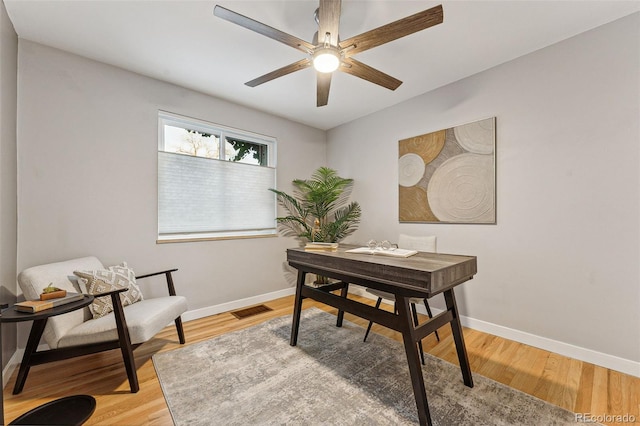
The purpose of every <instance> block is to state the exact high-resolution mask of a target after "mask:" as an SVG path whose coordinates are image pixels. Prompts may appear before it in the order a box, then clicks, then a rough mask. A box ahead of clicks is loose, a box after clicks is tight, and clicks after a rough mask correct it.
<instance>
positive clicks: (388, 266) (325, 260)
mask: <svg viewBox="0 0 640 426" xmlns="http://www.w3.org/2000/svg"><path fill="white" fill-rule="evenodd" d="M356 247H357V246H353V245H349V244H340V246H339V247H338V250H337V251H305V250H304V248H294V249H288V250H287V261H288V262H289V263H290V264H291V265H292V266H294V267H298V266H299V267H302V268H303V269H304V268H306V269H309V270H312V269H313V270H321V271H326V272H327V273H328V276H331V275H329V274H330V273H332V272H333V273H338V274H339V273H344V274H347V275H352V276H354V277H357V278H362V279H364V280H372V281H377V282H385V283H392V284H394V285H398V286H401V287H404V288H408V289H416V290H420V291H423V292H426V293H427V294H429V295H433V294H437V293H440V292H442V291H445V290H447V289H449V288H451V287H453V286H456V285H458V284H460V283H462V282H464V281H467V280H469V279H471V278H473V276H474V275H475V274H476V273H477V271H478V268H477V259H476V256H463V255H457V254H443V253H427V252H418V254H416V255H414V256H410V257H406V258H403V257H392V256H385V255H380V254H373V255H371V254H359V253H346V251H347V250H349V249H352V248H356ZM311 272H313V271H311ZM354 283H357V282H356V281H354Z"/></svg>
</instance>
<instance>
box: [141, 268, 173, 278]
mask: <svg viewBox="0 0 640 426" xmlns="http://www.w3.org/2000/svg"><path fill="white" fill-rule="evenodd" d="M177 270H178V269H177V268H176V269H167V270H166V271H160V272H153V273H151V274H145V275H140V276H138V277H136V280H139V279H141V278H147V277H153V276H155V275H162V274H166V273H168V272H175V271H177Z"/></svg>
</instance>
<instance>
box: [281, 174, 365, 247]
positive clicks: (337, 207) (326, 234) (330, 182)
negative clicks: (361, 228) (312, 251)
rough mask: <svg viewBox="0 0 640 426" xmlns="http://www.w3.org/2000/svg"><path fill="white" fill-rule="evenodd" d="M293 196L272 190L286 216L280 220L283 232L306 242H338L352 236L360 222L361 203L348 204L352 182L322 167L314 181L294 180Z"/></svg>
mask: <svg viewBox="0 0 640 426" xmlns="http://www.w3.org/2000/svg"><path fill="white" fill-rule="evenodd" d="M292 183H293V186H294V187H295V189H294V192H293V195H289V194H287V193H286V192H284V191H278V190H277V189H273V188H270V189H269V190H270V191H272V192H274V193H275V194H276V197H277V199H278V203H279V204H280V205H281V206H282V207H284V209H285V210H286V211H287V213H288V214H287V216H283V217H278V218H276V220H277V221H278V224H279V225H280V232H281V233H282V234H283V235H286V236H295V237H297V238H299V239H301V240H302V241H303V242H308V241H316V242H325V243H337V242H339V241H340V240H342V239H344V238H345V237H347V236H348V235H350V234H352V233H353V232H354V231H355V230H356V229H357V228H358V224H359V223H360V204H358V203H357V202H355V201H352V202H349V197H350V195H351V191H352V189H353V179H346V178H342V177H340V176H338V173H337V172H336V171H335V170H333V169H330V168H328V167H320V168H319V169H318V170H316V171H315V172H314V173H313V174H312V175H311V179H295V180H293V182H292Z"/></svg>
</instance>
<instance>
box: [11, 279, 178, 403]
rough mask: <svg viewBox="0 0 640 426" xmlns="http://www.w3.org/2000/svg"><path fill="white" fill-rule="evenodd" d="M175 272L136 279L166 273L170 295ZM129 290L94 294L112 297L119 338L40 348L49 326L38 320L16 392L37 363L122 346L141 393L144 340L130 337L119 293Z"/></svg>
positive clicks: (132, 383)
mask: <svg viewBox="0 0 640 426" xmlns="http://www.w3.org/2000/svg"><path fill="white" fill-rule="evenodd" d="M175 271H177V269H169V270H166V271H160V272H154V273H151V274H146V275H141V276H139V277H136V279H142V278H147V277H152V276H156V275H162V274H164V275H165V276H166V280H167V287H168V290H169V295H171V296H175V295H176V290H175V287H174V285H173V278H172V276H171V273H172V272H175ZM126 290H127V288H122V289H119V290H114V291H110V292H107V293H102V294H99V295H94V296H96V297H102V296H111V301H112V303H113V313H114V316H115V320H116V329H117V331H118V340H113V341H109V342H99V343H90V344H86V345H80V346H70V347H64V348H58V349H48V350H44V351H38V350H37V349H38V344H39V343H40V338H41V337H42V333H43V332H44V328H45V326H46V325H47V318H43V319H34V321H33V325H32V327H31V332H30V333H29V338H28V340H27V345H26V347H25V350H24V356H23V357H22V362H21V363H20V369H19V370H18V377H17V379H16V383H15V386H14V388H13V394H14V395H17V394H19V393H20V392H22V389H23V388H24V384H25V382H26V380H27V375H28V374H29V370H30V369H31V367H32V366H34V365H40V364H46V363H48V362H53V361H61V360H63V359H69V358H74V357H77V356H82V355H90V354H94V353H98V352H103V351H109V350H112V349H118V348H120V350H121V352H122V359H123V361H124V366H125V369H126V371H127V378H128V379H129V386H130V388H131V393H136V392H138V390H140V385H139V384H138V374H137V372H136V364H135V359H134V356H133V350H134V349H136V348H137V347H138V346H140V345H141V344H142V343H137V344H135V345H134V344H132V343H131V339H130V337H129V329H128V328H127V321H126V318H125V315H124V308H123V306H122V302H121V301H120V295H119V293H122V292H124V291H126ZM175 324H176V331H177V333H178V339H179V340H180V344H184V343H185V341H186V340H185V338H184V330H183V327H182V318H181V317H180V316H178V317H177V318H176V319H175Z"/></svg>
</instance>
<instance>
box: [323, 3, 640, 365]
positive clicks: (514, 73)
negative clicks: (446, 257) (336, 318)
mask: <svg viewBox="0 0 640 426" xmlns="http://www.w3.org/2000/svg"><path fill="white" fill-rule="evenodd" d="M639 28H640V14H637V13H636V14H634V15H631V16H629V17H626V18H623V19H621V20H619V21H616V22H614V23H611V24H609V25H606V26H603V27H600V28H597V29H595V30H592V31H589V32H587V33H584V34H581V35H579V36H577V37H574V38H572V39H569V40H566V41H563V42H561V43H558V44H556V45H553V46H550V47H548V48H545V49H542V50H540V51H537V52H534V53H532V54H529V55H526V56H524V57H521V58H519V59H516V60H514V61H511V62H509V63H506V64H503V65H500V66H497V67H495V68H492V69H490V70H487V71H485V72H482V73H480V74H477V75H475V76H472V77H470V78H466V79H464V80H460V81H458V82H456V83H453V84H451V85H449V86H446V87H443V88H441V89H438V90H435V91H433V92H430V93H427V94H424V95H421V96H418V97H416V98H414V99H412V100H409V101H407V102H404V103H402V104H399V105H396V106H394V107H391V108H388V109H387V110H384V111H381V112H379V113H376V114H372V115H370V116H367V117H364V118H362V119H359V120H356V121H354V122H351V123H348V124H345V125H343V126H340V127H338V128H335V129H332V130H331V131H329V133H328V145H329V147H328V158H329V166H331V167H334V168H336V169H338V170H340V172H341V174H342V175H344V176H348V177H351V178H354V179H355V181H356V185H355V190H354V193H353V198H354V199H356V200H357V201H359V202H360V203H361V205H362V211H363V216H362V225H361V227H360V230H359V231H358V232H357V233H356V234H355V235H354V236H353V237H352V240H353V241H366V240H368V239H370V238H376V239H390V240H395V239H396V238H397V235H398V233H400V232H404V233H411V234H423V235H437V236H438V248H439V251H441V252H449V253H459V254H472V255H477V256H478V270H479V271H478V274H477V275H476V278H475V279H473V280H472V281H470V282H468V283H465V284H464V285H463V286H462V287H461V288H460V289H459V290H457V294H458V298H459V301H460V304H461V305H462V310H463V313H464V315H466V316H468V317H469V318H470V320H472V321H471V322H474V321H475V322H474V323H475V324H476V325H480V326H481V325H482V324H484V325H485V326H486V327H488V328H490V329H492V330H493V331H494V332H495V331H498V332H499V330H500V328H501V327H506V328H505V329H503V331H504V333H505V334H507V335H511V336H515V337H516V338H518V337H519V338H521V340H528V341H530V342H533V343H536V342H537V343H538V344H541V345H547V346H548V347H550V348H552V349H556V351H559V352H563V351H564V352H565V353H569V354H571V355H572V356H576V357H581V356H582V357H583V358H588V360H591V361H594V362H598V360H601V361H602V363H608V365H609V366H610V367H612V368H616V369H620V370H623V371H626V372H630V373H632V374H636V375H640V363H639V362H640V272H639V267H638V262H639V260H640V250H639V246H640V226H639V225H640V209H639V199H640V179H639V177H640V166H639V145H640V144H639V141H640V129H639V117H640V102H639V99H640V81H639V80H640V77H639V76H640V42H639V40H640V37H639V36H640V32H639ZM434 60H437V58H434ZM397 77H400V78H401V77H402V76H397ZM491 116H496V117H497V175H498V177H497V207H498V210H497V213H498V218H497V220H498V223H497V225H495V226H485V225H444V224H399V223H398V213H397V210H398V189H397V188H398V187H397V185H398V183H397V182H398V181H397V156H398V148H397V146H398V145H397V144H398V140H400V139H403V138H407V137H411V136H416V135H420V134H424V133H428V132H432V131H435V130H440V129H444V128H448V127H451V126H454V125H458V124H464V123H467V122H471V121H475V120H478V119H482V118H486V117H491ZM355 158H358V161H354V159H355ZM436 304H437V303H436ZM439 306H442V305H439ZM494 326H496V327H494ZM528 333H530V335H528Z"/></svg>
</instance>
